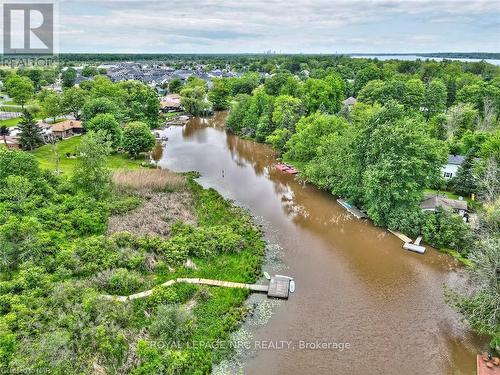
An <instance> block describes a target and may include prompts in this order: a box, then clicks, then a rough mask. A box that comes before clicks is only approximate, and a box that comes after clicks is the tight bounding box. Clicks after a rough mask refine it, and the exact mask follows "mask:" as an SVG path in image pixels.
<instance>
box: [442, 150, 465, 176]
mask: <svg viewBox="0 0 500 375" xmlns="http://www.w3.org/2000/svg"><path fill="white" fill-rule="evenodd" d="M464 160H465V156H462V155H448V161H447V162H446V164H445V165H444V166H443V167H442V168H441V173H442V176H443V177H444V178H445V179H447V180H449V179H450V178H453V177H455V176H456V175H457V171H458V168H459V167H460V166H461V165H462V164H463V162H464Z"/></svg>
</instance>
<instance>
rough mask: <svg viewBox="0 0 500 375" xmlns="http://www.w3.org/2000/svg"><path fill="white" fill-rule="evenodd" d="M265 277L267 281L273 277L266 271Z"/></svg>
mask: <svg viewBox="0 0 500 375" xmlns="http://www.w3.org/2000/svg"><path fill="white" fill-rule="evenodd" d="M264 277H265V278H266V279H267V280H271V276H270V275H269V274H268V273H267V272H266V271H264Z"/></svg>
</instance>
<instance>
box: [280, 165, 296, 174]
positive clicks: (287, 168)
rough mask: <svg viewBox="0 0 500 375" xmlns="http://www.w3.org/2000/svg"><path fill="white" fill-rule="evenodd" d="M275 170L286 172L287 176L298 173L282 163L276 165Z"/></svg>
mask: <svg viewBox="0 0 500 375" xmlns="http://www.w3.org/2000/svg"><path fill="white" fill-rule="evenodd" d="M276 169H278V170H280V171H281V172H286V173H288V174H297V173H299V172H298V171H297V170H296V169H295V168H294V167H292V166H290V165H288V164H284V163H279V164H276Z"/></svg>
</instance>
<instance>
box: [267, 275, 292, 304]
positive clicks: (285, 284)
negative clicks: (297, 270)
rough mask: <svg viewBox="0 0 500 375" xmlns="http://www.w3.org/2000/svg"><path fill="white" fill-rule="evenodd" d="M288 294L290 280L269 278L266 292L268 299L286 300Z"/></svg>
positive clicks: (277, 277)
mask: <svg viewBox="0 0 500 375" xmlns="http://www.w3.org/2000/svg"><path fill="white" fill-rule="evenodd" d="M289 293H290V278H289V277H281V276H275V277H271V281H270V282H269V288H268V291H267V296H268V297H273V298H282V299H288V296H289Z"/></svg>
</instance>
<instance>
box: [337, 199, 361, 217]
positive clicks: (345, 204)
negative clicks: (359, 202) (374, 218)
mask: <svg viewBox="0 0 500 375" xmlns="http://www.w3.org/2000/svg"><path fill="white" fill-rule="evenodd" d="M337 202H338V203H339V204H340V205H341V206H342V207H344V208H345V209H346V210H347V211H348V212H349V213H350V214H351V215H354V217H356V218H357V219H366V218H367V217H368V215H367V214H365V213H364V212H363V211H361V210H360V209H359V208H357V207H355V206H353V205H352V204H350V203H348V202H347V201H345V200H343V199H340V198H339V199H337Z"/></svg>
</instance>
